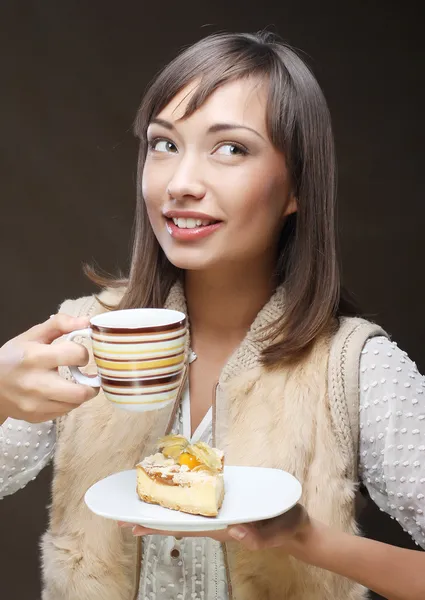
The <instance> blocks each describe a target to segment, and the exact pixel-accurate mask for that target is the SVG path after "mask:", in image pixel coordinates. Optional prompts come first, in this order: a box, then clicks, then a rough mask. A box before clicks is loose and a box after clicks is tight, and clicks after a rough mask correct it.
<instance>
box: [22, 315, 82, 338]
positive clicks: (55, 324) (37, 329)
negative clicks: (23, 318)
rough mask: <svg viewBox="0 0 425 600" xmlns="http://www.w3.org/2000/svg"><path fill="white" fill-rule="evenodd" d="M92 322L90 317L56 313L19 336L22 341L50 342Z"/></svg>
mask: <svg viewBox="0 0 425 600" xmlns="http://www.w3.org/2000/svg"><path fill="white" fill-rule="evenodd" d="M89 324H90V319H89V318H88V317H70V316H69V315H65V314H62V313H58V314H57V315H54V316H53V317H51V318H50V319H48V320H47V321H44V323H39V324H38V325H35V326H34V327H31V329H28V331H26V332H25V333H23V334H21V335H20V336H18V338H16V339H19V340H20V341H28V342H40V343H42V344H50V343H51V342H53V340H55V339H57V338H58V337H60V336H61V335H65V334H66V333H71V331H74V330H76V329H84V328H85V327H88V326H89Z"/></svg>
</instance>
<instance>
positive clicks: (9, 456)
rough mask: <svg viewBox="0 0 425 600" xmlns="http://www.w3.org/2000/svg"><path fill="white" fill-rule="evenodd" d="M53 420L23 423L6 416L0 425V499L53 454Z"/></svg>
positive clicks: (19, 487)
mask: <svg viewBox="0 0 425 600" xmlns="http://www.w3.org/2000/svg"><path fill="white" fill-rule="evenodd" d="M55 442H56V427H55V424H54V423H53V421H47V422H45V423H36V424H33V423H27V422H26V421H17V420H15V419H7V420H6V421H5V422H4V423H3V425H2V426H1V427H0V499H2V498H4V497H5V496H9V495H10V494H14V493H15V492H17V491H18V490H20V489H21V488H23V487H25V486H26V485H27V483H28V482H29V481H31V480H33V479H35V478H36V476H37V475H38V474H39V473H40V471H41V470H42V469H43V468H44V467H45V466H46V465H47V463H48V462H49V461H50V459H51V458H52V456H53V453H54V450H55Z"/></svg>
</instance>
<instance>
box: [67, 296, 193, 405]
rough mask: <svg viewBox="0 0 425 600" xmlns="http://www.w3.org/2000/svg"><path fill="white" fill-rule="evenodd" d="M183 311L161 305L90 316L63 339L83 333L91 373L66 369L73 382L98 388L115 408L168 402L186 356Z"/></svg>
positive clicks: (172, 397) (180, 378) (178, 380)
mask: <svg viewBox="0 0 425 600" xmlns="http://www.w3.org/2000/svg"><path fill="white" fill-rule="evenodd" d="M186 335H187V324H186V315H185V314H184V313H182V312H179V311H176V310H168V309H165V308H134V309H126V310H115V311H110V312H106V313H103V314H101V315H97V316H95V317H92V318H91V319H90V327H88V328H87V329H79V330H77V331H73V332H72V333H70V334H69V335H68V336H67V339H68V340H74V339H75V338H76V337H89V338H90V339H91V344H92V348H93V356H94V360H95V362H96V366H97V372H98V374H97V376H96V377H88V376H86V375H83V374H82V373H81V371H80V370H79V369H78V368H77V367H69V369H70V371H71V375H72V376H73V377H74V379H75V381H76V382H77V383H82V384H83V385H90V386H91V387H102V389H103V391H104V393H105V396H106V397H107V398H108V400H110V401H111V402H114V403H115V404H116V405H117V406H119V407H120V408H124V409H126V410H132V411H137V412H143V411H150V410H158V409H160V408H163V407H164V406H167V404H170V403H171V402H174V401H175V399H176V397H177V392H178V389H179V387H180V383H181V380H182V376H183V371H184V366H185V362H186V358H187V350H186Z"/></svg>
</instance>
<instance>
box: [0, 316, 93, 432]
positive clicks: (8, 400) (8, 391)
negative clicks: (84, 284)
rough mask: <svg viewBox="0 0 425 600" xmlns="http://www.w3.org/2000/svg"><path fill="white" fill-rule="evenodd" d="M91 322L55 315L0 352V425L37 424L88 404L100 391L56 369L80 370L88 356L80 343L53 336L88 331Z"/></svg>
mask: <svg viewBox="0 0 425 600" xmlns="http://www.w3.org/2000/svg"><path fill="white" fill-rule="evenodd" d="M88 324H89V319H87V318H85V317H83V318H75V317H70V316H68V315H64V314H58V315H55V316H53V317H51V318H50V319H48V320H47V321H45V322H44V323H40V324H39V325H36V326H35V327H32V328H31V329H29V330H28V331H26V332H25V333H23V334H21V335H19V336H17V337H15V338H13V339H12V340H10V341H8V342H7V343H6V344H5V345H4V346H2V347H1V348H0V423H1V422H3V421H4V420H5V419H6V418H7V417H12V418H14V419H22V420H25V421H29V422H30V423H41V422H43V421H48V420H49V419H54V418H56V417H59V416H61V415H64V414H66V413H68V412H70V411H71V410H73V409H74V408H76V407H77V406H79V405H80V404H82V403H83V402H86V401H87V400H91V399H92V398H94V397H95V396H96V395H97V393H98V391H99V390H98V388H93V387H91V386H89V385H81V384H75V383H72V382H70V381H66V380H65V379H63V378H62V377H60V375H59V374H58V372H57V368H58V367H59V366H65V365H66V366H75V367H78V366H80V367H82V366H84V365H86V364H87V362H88V360H89V355H88V352H87V350H86V348H84V346H82V345H80V344H75V343H73V342H71V341H67V340H65V341H62V342H61V343H59V344H53V345H52V342H53V341H54V340H56V339H57V338H59V337H61V336H63V335H65V334H68V333H70V332H71V331H74V330H75V329H81V328H84V327H87V326H88Z"/></svg>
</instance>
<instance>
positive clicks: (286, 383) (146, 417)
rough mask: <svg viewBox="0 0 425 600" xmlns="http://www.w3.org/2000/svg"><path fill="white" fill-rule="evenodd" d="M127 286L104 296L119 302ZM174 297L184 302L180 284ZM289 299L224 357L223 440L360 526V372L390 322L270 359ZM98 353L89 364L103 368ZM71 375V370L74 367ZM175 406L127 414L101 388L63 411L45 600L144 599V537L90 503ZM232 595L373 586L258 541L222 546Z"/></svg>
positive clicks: (294, 594)
mask: <svg viewBox="0 0 425 600" xmlns="http://www.w3.org/2000/svg"><path fill="white" fill-rule="evenodd" d="M121 293H122V291H121V292H117V291H113V292H112V291H105V292H103V293H102V295H101V299H102V300H103V301H105V302H106V303H108V304H114V305H116V304H117V302H118V300H119V298H120V294H121ZM166 307H167V308H173V309H177V310H181V311H183V312H186V305H185V299H184V294H183V289H182V286H181V285H180V284H176V285H175V286H174V287H173V288H172V290H171V292H170V294H169V297H168V300H167V302H166ZM103 310H104V309H103V308H102V307H101V305H100V304H99V302H98V301H97V300H96V299H95V298H94V297H87V298H80V299H79V300H68V301H66V302H65V303H64V304H63V305H62V307H61V311H62V312H65V313H68V314H71V315H75V316H77V315H90V316H93V315H94V314H98V313H100V312H102V311H103ZM283 310H284V294H283V290H282V289H278V290H277V291H276V293H275V294H274V295H273V296H272V298H271V299H270V300H269V302H268V304H267V305H266V306H265V307H264V308H263V309H262V310H261V311H260V313H259V314H258V316H257V318H256V320H255V321H254V323H253V325H252V327H251V329H250V331H249V332H248V334H247V336H246V338H245V340H244V341H243V342H242V344H241V345H240V346H239V348H238V349H237V350H236V351H235V353H234V354H233V356H232V357H231V358H230V360H229V361H228V363H227V364H226V366H225V367H224V369H223V371H222V373H221V376H220V379H219V382H218V384H217V388H216V396H215V402H214V410H213V414H214V425H213V426H214V437H215V440H214V442H215V445H216V446H218V447H219V448H221V449H222V450H223V451H224V452H225V456H226V464H229V465H250V466H267V467H275V468H280V469H284V470H286V471H289V472H290V473H292V474H293V475H294V476H295V477H297V478H298V479H299V480H300V481H301V483H302V486H303V495H302V503H303V504H304V506H305V507H306V509H307V510H308V512H309V514H310V515H311V517H313V518H315V519H318V520H320V521H323V522H324V523H326V524H328V525H330V526H332V527H336V528H338V529H340V530H343V531H346V532H350V533H356V532H357V530H356V523H355V491H356V482H357V473H356V469H357V449H358V448H357V443H358V442H357V438H358V377H359V360H360V353H361V350H362V348H363V345H364V343H365V342H366V340H367V339H368V338H369V337H371V336H374V335H382V334H383V331H382V330H381V329H380V328H379V327H377V326H376V325H373V324H371V323H368V322H367V321H364V320H361V319H341V321H340V325H339V329H338V331H337V332H336V333H335V334H333V335H332V336H323V337H322V338H320V339H318V340H317V341H316V342H315V344H314V346H313V348H312V349H311V351H310V352H309V354H308V356H306V357H305V358H304V359H302V360H300V361H299V362H298V363H296V364H295V365H292V366H288V367H285V368H279V369H273V370H270V369H265V368H264V367H262V366H261V364H260V357H261V352H262V350H263V348H264V345H265V343H266V342H264V341H261V340H260V339H259V335H258V334H259V332H260V331H261V330H262V328H263V327H264V326H265V325H267V324H270V323H272V322H274V321H275V319H276V318H277V317H278V316H279V315H281V314H282V311H283ZM95 370H96V367H95V365H94V362H93V360H91V361H90V363H89V365H88V366H87V367H86V369H85V372H86V373H94V372H95ZM62 372H63V375H64V376H65V377H67V378H69V372H68V371H67V369H62ZM178 402H179V398H178V399H177V401H176V405H175V406H174V407H173V406H171V407H166V408H164V409H162V410H160V411H153V412H148V413H141V414H138V413H129V412H125V411H123V410H120V409H119V408H116V407H115V406H114V405H113V404H112V403H110V402H108V401H107V400H106V399H105V397H104V395H103V393H102V391H100V393H99V395H98V396H97V397H96V398H95V399H93V400H91V401H89V402H87V403H85V404H83V405H82V406H80V407H79V408H78V409H76V410H74V411H72V412H71V413H70V414H69V415H67V416H66V417H64V418H62V419H60V420H59V421H58V424H57V432H58V442H57V447H56V453H55V469H54V480H53V490H52V504H51V511H50V524H49V529H48V531H47V532H46V533H45V535H44V536H43V539H42V544H41V545H42V557H43V582H44V590H43V596H42V598H43V600H136V599H137V595H138V584H139V577H140V565H141V552H140V549H141V543H140V538H136V539H134V538H133V536H132V535H131V532H130V531H129V530H127V529H124V530H123V529H121V528H120V527H118V525H117V524H116V523H115V522H114V521H110V520H107V519H103V518H101V517H99V516H96V515H94V514H93V513H91V512H90V511H89V509H88V508H87V506H86V505H85V503H84V494H85V492H86V491H87V489H88V488H89V487H90V486H91V485H93V484H94V483H95V482H97V481H99V480H100V479H102V478H104V477H106V476H108V475H111V474H112V473H115V472H117V471H121V470H125V469H131V468H134V467H135V465H136V463H137V462H139V461H140V460H141V459H142V458H143V457H144V456H145V455H146V454H149V453H151V452H152V450H153V447H154V444H155V442H156V440H157V438H158V437H160V436H162V435H164V434H165V433H166V432H167V430H168V428H169V427H170V426H171V424H172V422H173V415H174V414H175V409H176V406H177V403H178ZM225 546H226V547H225V557H226V563H227V574H228V581H229V595H230V598H231V599H233V600H277V599H280V598H281V599H282V600H360V599H362V598H364V597H365V596H364V590H363V588H362V587H361V586H359V585H358V584H356V583H354V582H352V581H349V580H348V579H345V578H343V577H340V576H338V575H335V574H333V573H330V572H328V571H324V570H321V569H317V568H315V567H312V566H309V565H306V564H304V563H302V562H300V561H297V560H295V559H294V558H292V557H290V556H288V555H286V554H285V553H284V552H283V551H281V550H279V549H278V548H277V549H271V550H266V551H259V552H250V551H247V550H245V549H243V548H242V547H241V546H240V545H239V544H238V543H237V542H231V543H228V544H226V545H225Z"/></svg>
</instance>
